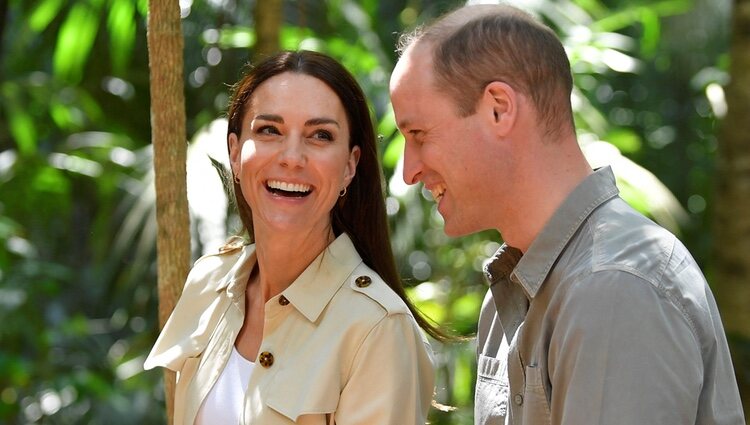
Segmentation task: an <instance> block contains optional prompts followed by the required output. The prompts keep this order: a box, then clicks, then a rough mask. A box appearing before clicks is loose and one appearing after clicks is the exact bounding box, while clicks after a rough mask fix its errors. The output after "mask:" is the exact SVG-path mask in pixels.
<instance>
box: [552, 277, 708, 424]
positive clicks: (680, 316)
mask: <svg viewBox="0 0 750 425" xmlns="http://www.w3.org/2000/svg"><path fill="white" fill-rule="evenodd" d="M548 361H549V364H548V366H549V379H550V383H551V397H550V398H551V406H550V407H551V414H552V422H553V423H555V424H571V425H572V424H584V423H585V424H612V425H618V424H623V425H626V424H627V425H630V424H646V423H662V424H693V423H695V417H696V406H697V405H698V399H699V397H700V393H701V387H702V383H703V374H704V368H703V361H702V356H701V345H700V342H699V341H698V338H697V336H696V333H695V330H694V329H693V326H692V324H691V322H690V318H689V317H688V316H687V315H686V314H685V313H684V311H683V310H682V309H681V308H680V305H679V303H677V302H674V300H673V299H671V298H670V294H669V293H667V292H664V291H662V290H660V288H657V287H656V286H655V285H654V284H652V283H649V282H647V281H646V280H644V279H642V278H640V277H638V276H637V275H635V274H631V273H627V272H623V271H618V270H605V271H599V272H595V273H593V274H591V275H590V276H586V277H584V278H582V279H581V280H580V281H579V282H578V283H576V284H574V285H573V286H572V287H571V289H570V291H569V292H568V293H567V295H566V298H565V300H564V301H563V302H562V305H561V306H560V315H559V318H558V320H557V323H556V325H555V327H554V330H553V331H552V336H551V339H550V348H549V359H548Z"/></svg>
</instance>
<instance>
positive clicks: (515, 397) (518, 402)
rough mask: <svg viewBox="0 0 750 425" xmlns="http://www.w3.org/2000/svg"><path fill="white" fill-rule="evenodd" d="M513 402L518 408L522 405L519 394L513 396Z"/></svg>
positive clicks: (521, 397) (521, 398)
mask: <svg viewBox="0 0 750 425" xmlns="http://www.w3.org/2000/svg"><path fill="white" fill-rule="evenodd" d="M513 402H514V403H516V404H517V405H519V406H520V405H522V404H523V396H522V395H521V394H516V395H514V396H513Z"/></svg>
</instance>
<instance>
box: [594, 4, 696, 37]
mask: <svg viewBox="0 0 750 425" xmlns="http://www.w3.org/2000/svg"><path fill="white" fill-rule="evenodd" d="M690 4H691V0H665V1H657V2H648V4H647V5H646V4H644V5H632V4H628V5H627V6H625V7H623V8H622V9H621V10H618V11H613V12H612V13H610V14H609V15H607V16H606V17H604V18H602V19H600V20H598V21H596V22H595V23H594V24H593V25H592V27H593V28H594V29H595V30H596V31H605V32H608V31H619V30H622V29H624V28H627V27H629V26H632V25H634V24H636V23H638V22H640V21H641V18H642V15H643V10H644V9H648V13H653V14H655V15H656V16H660V17H665V16H672V15H678V14H681V13H685V12H687V11H688V10H690Z"/></svg>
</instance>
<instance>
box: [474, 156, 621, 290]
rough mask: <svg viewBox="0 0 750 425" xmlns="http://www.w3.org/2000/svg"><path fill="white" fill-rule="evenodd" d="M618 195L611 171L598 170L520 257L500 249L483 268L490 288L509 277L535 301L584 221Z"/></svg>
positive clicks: (509, 248)
mask: <svg viewBox="0 0 750 425" xmlns="http://www.w3.org/2000/svg"><path fill="white" fill-rule="evenodd" d="M618 194H619V191H618V190H617V186H616V184H615V176H614V174H613V173H612V169H611V168H610V167H603V168H600V169H597V170H596V171H595V172H594V173H593V174H591V175H589V176H588V177H586V178H585V179H584V180H583V181H582V182H581V183H580V184H579V185H578V186H577V187H576V188H575V189H574V190H573V192H571V194H570V195H568V197H567V198H566V199H565V201H564V202H563V203H562V205H560V207H559V208H558V209H557V211H555V213H554V214H553V215H552V217H551V218H550V219H549V221H548V222H547V224H545V225H544V228H542V231H541V232H540V233H539V235H537V237H536V238H535V239H534V241H533V242H532V243H531V246H529V249H528V250H527V251H526V252H525V253H524V254H523V256H521V252H520V251H519V250H517V249H516V248H513V247H510V246H508V245H506V244H504V245H503V246H501V247H500V249H499V250H498V251H497V252H496V253H495V255H494V256H493V257H492V258H491V259H490V260H489V262H488V263H487V264H486V265H485V274H486V276H487V278H488V280H489V282H490V285H492V284H494V283H495V282H497V281H498V280H500V279H502V278H507V277H510V278H511V279H512V280H514V281H517V282H518V283H519V284H520V285H521V286H522V287H523V289H524V291H525V292H526V294H527V295H528V296H529V297H530V298H533V297H535V296H536V294H537V292H539V288H540V287H541V286H542V283H543V282H544V280H545V279H546V278H547V275H548V274H549V271H550V269H551V268H552V265H553V264H554V263H555V262H556V261H557V259H558V258H559V257H560V254H562V251H563V249H564V248H565V246H566V245H567V244H568V241H570V238H571V237H573V235H574V234H575V233H576V231H578V229H579V228H580V227H581V225H582V224H583V222H584V221H585V220H586V218H587V217H588V216H589V215H590V214H591V212H592V211H594V210H595V209H596V208H597V207H598V206H599V205H601V204H603V203H604V202H606V201H607V200H609V199H611V198H613V197H615V196H617V195H618Z"/></svg>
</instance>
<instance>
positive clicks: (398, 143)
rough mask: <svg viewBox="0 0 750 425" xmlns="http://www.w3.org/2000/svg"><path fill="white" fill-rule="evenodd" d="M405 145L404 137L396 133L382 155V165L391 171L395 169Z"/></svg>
mask: <svg viewBox="0 0 750 425" xmlns="http://www.w3.org/2000/svg"><path fill="white" fill-rule="evenodd" d="M405 143H406V139H404V136H403V135H402V134H401V133H398V134H397V135H396V137H394V138H393V139H392V140H391V142H390V143H388V147H387V148H385V152H384V153H383V165H384V166H385V167H388V168H391V169H393V168H396V164H398V160H399V158H401V154H402V153H403V152H404V144H405Z"/></svg>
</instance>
